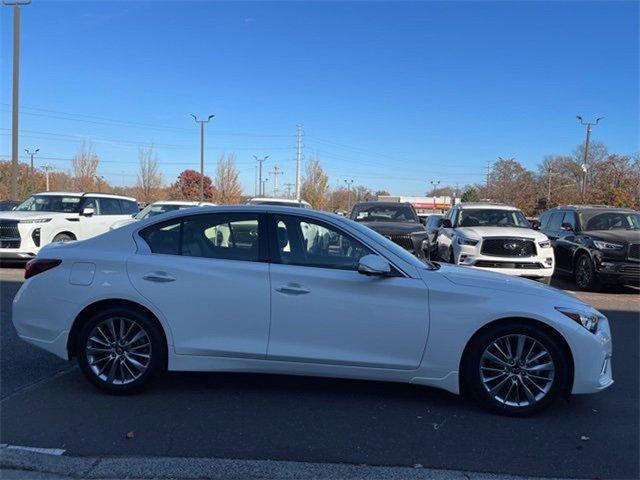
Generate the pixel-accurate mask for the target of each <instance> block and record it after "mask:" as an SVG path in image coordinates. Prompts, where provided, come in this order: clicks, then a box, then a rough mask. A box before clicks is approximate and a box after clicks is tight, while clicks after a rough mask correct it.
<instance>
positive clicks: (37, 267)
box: [24, 258, 62, 280]
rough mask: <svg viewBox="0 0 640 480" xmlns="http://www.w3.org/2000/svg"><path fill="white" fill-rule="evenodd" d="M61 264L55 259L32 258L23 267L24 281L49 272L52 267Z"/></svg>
mask: <svg viewBox="0 0 640 480" xmlns="http://www.w3.org/2000/svg"><path fill="white" fill-rule="evenodd" d="M61 263H62V260H58V259H55V258H53V259H52V258H34V259H33V260H29V261H28V262H27V265H26V266H25V267H24V279H25V280H26V279H27V278H31V277H33V276H35V275H38V274H39V273H42V272H46V271H47V270H51V269H52V268H53V267H57V266H58V265H60V264H61Z"/></svg>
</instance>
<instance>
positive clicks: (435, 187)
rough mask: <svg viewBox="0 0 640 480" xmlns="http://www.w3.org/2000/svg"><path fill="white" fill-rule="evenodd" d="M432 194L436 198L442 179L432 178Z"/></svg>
mask: <svg viewBox="0 0 640 480" xmlns="http://www.w3.org/2000/svg"><path fill="white" fill-rule="evenodd" d="M429 183H431V196H432V197H433V198H434V199H435V198H436V189H437V188H438V185H440V180H431V182H429Z"/></svg>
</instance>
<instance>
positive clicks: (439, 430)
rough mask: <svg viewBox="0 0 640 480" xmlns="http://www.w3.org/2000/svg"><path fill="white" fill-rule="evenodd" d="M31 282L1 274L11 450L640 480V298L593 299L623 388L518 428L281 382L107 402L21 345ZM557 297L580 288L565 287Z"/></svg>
mask: <svg viewBox="0 0 640 480" xmlns="http://www.w3.org/2000/svg"><path fill="white" fill-rule="evenodd" d="M22 274H23V271H22V269H20V268H2V269H0V296H1V317H2V318H1V332H2V333H1V336H0V347H1V359H0V380H1V399H0V405H1V409H0V410H1V411H0V428H1V430H0V443H4V444H11V445H27V446H32V447H42V448H61V449H65V450H66V452H67V453H68V454H71V455H80V456H141V455H151V456H174V457H216V458H232V459H256V460H266V459H270V460H295V461H302V462H335V463H347V464H368V465H386V466H416V465H420V466H424V467H425V468H426V467H429V468H443V469H456V470H468V471H480V472H493V473H508V474H522V475H532V476H554V477H573V478H638V477H639V476H640V472H639V468H638V463H639V458H638V455H639V454H638V452H639V433H640V430H639V402H638V397H639V387H640V385H639V377H640V373H639V368H638V366H639V360H640V359H639V354H638V352H639V335H640V330H639V323H640V294H639V293H638V292H639V291H638V290H637V289H632V288H625V287H622V288H619V289H615V290H612V291H607V292H605V293H590V294H579V296H580V297H581V298H583V299H585V300H587V301H588V302H590V303H592V304H593V305H595V306H596V307H597V308H599V309H600V310H601V311H603V312H604V313H605V314H606V315H607V316H608V317H609V319H610V320H611V324H612V331H613V341H614V378H615V380H616V383H615V384H614V386H613V387H612V388H610V389H609V390H608V391H606V392H604V393H601V394H598V395H585V396H574V397H571V398H570V399H569V400H568V401H562V402H559V403H558V404H557V405H555V406H554V407H553V408H551V409H550V410H548V411H546V412H543V413H542V414H540V415H538V416H536V417H532V418H525V419H516V418H506V417H499V416H495V415H492V414H489V413H486V412H484V411H482V410H479V409H478V408H477V407H475V406H474V405H473V404H470V403H468V402H467V401H465V400H463V399H461V398H459V397H457V396H454V395H451V394H449V393H446V392H441V391H438V390H434V389H429V388H424V387H418V386H412V385H401V384H390V383H379V382H362V381H346V380H331V379H315V378H300V377H285V376H272V375H248V374H171V375H167V376H165V377H164V378H163V379H161V380H160V381H158V382H156V383H155V384H154V385H153V386H152V388H151V389H149V390H147V391H145V392H143V393H140V394H137V395H134V396H128V397H118V396H111V395H105V394H103V393H100V392H99V391H97V390H96V389H95V388H93V387H92V386H91V385H90V384H89V383H88V382H86V381H85V380H84V378H83V377H82V376H81V374H80V372H79V370H78V369H77V368H76V366H75V364H72V363H66V362H64V361H61V360H59V359H57V358H56V357H54V356H52V355H50V354H48V353H46V352H43V351H40V350H38V349H36V348H35V347H32V346H30V345H27V344H26V343H24V342H22V341H20V340H19V339H18V338H17V336H16V333H15V330H14V329H13V325H12V324H11V301H12V299H13V297H14V295H15V293H16V292H17V290H18V288H19V287H20V284H21V281H22ZM556 286H558V287H561V288H566V289H571V288H572V284H570V283H568V282H565V281H557V282H556ZM127 434H129V435H127ZM128 437H130V438H128Z"/></svg>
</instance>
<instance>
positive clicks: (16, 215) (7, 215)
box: [0, 210, 78, 221]
mask: <svg viewBox="0 0 640 480" xmlns="http://www.w3.org/2000/svg"><path fill="white" fill-rule="evenodd" d="M77 215H78V214H77V213H71V212H16V211H15V210H12V211H9V212H0V220H18V221H20V220H25V219H28V218H54V217H68V216H77Z"/></svg>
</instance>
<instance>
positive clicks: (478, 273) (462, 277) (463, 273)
mask: <svg viewBox="0 0 640 480" xmlns="http://www.w3.org/2000/svg"><path fill="white" fill-rule="evenodd" d="M439 265H440V268H439V269H438V273H440V274H441V275H443V276H444V277H445V278H446V279H447V280H449V281H450V282H451V283H453V284H455V285H461V286H465V287H477V288H486V289H490V290H497V291H501V292H506V293H511V294H524V295H533V296H536V297H538V298H540V299H543V298H544V299H546V300H548V301H554V302H556V303H557V304H558V305H565V306H571V304H573V305H576V306H578V305H580V306H584V305H586V304H585V303H584V302H582V301H581V300H579V299H578V298H576V297H574V296H573V295H570V294H568V293H566V292H564V291H562V290H558V289H557V288H554V287H550V286H548V285H544V284H542V283H539V282H536V281H534V280H528V279H526V278H519V277H515V276H511V275H504V274H502V273H495V272H489V271H486V270H480V269H475V268H470V267H459V266H456V265H448V264H439ZM428 275H429V271H428V270H425V271H424V273H423V276H425V278H427V276H428ZM453 295H455V293H453Z"/></svg>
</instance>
